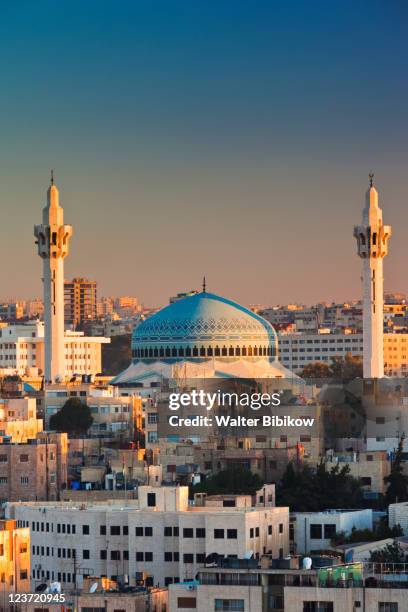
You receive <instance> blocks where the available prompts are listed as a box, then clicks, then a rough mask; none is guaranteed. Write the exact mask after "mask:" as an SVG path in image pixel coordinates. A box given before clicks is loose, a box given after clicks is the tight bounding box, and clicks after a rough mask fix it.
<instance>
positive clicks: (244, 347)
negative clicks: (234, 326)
mask: <svg viewBox="0 0 408 612" xmlns="http://www.w3.org/2000/svg"><path fill="white" fill-rule="evenodd" d="M246 354H247V350H246V346H243V347H242V356H243V357H246Z"/></svg>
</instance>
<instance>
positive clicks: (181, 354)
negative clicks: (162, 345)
mask: <svg viewBox="0 0 408 612" xmlns="http://www.w3.org/2000/svg"><path fill="white" fill-rule="evenodd" d="M178 356H179V357H184V349H183V348H181V347H179V350H178Z"/></svg>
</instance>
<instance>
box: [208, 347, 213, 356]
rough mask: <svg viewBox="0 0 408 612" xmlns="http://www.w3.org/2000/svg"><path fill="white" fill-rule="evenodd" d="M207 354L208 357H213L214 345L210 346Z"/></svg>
mask: <svg viewBox="0 0 408 612" xmlns="http://www.w3.org/2000/svg"><path fill="white" fill-rule="evenodd" d="M207 355H208V357H212V356H213V350H212V346H209V347H208V351H207Z"/></svg>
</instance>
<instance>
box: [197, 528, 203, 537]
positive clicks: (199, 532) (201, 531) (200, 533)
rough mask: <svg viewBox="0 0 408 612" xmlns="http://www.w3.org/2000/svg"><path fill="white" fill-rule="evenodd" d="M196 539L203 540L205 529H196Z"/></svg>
mask: <svg viewBox="0 0 408 612" xmlns="http://www.w3.org/2000/svg"><path fill="white" fill-rule="evenodd" d="M196 538H205V529H204V528H202V527H197V529H196Z"/></svg>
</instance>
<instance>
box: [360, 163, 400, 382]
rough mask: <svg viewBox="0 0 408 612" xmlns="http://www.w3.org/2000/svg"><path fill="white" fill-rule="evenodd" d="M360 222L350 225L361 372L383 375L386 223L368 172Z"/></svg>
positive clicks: (365, 375) (387, 234)
mask: <svg viewBox="0 0 408 612" xmlns="http://www.w3.org/2000/svg"><path fill="white" fill-rule="evenodd" d="M368 176H369V179H370V183H369V187H368V189H367V192H366V202H365V207H364V209H363V218H362V222H361V225H357V226H355V227H354V236H355V238H356V239H357V253H358V256H359V257H361V259H362V260H363V276H362V280H363V376H364V378H382V377H383V376H384V276H383V259H384V257H386V255H387V254H388V240H389V238H390V236H391V234H392V228H391V226H390V225H383V220H382V209H381V208H380V207H379V205H378V193H377V190H376V188H375V187H374V185H373V178H374V174H373V173H372V172H370V174H369V175H368Z"/></svg>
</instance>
